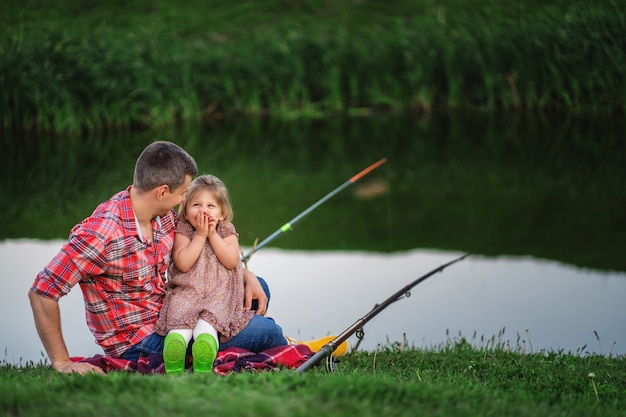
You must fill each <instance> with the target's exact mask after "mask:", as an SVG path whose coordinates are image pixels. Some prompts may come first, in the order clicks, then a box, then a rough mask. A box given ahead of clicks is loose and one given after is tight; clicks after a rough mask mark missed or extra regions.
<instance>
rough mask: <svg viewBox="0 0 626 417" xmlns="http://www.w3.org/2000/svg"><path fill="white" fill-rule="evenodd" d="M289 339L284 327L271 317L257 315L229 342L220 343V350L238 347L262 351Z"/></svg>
mask: <svg viewBox="0 0 626 417" xmlns="http://www.w3.org/2000/svg"><path fill="white" fill-rule="evenodd" d="M286 344H287V339H286V338H285V336H283V329H282V328H281V327H280V326H279V325H278V324H276V322H274V319H272V318H270V317H264V316H259V315H255V316H254V317H252V320H250V323H248V326H247V327H246V328H245V329H243V330H242V331H240V332H239V333H237V334H236V335H235V336H233V337H232V338H231V339H230V340H229V341H228V342H226V343H221V344H220V350H225V349H228V348H229V347H238V348H241V349H246V350H249V351H252V352H262V351H264V350H266V349H269V348H273V347H275V346H284V345H286Z"/></svg>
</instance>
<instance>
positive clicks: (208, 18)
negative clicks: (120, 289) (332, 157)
mask: <svg viewBox="0 0 626 417" xmlns="http://www.w3.org/2000/svg"><path fill="white" fill-rule="evenodd" d="M397 3H398V4H395V3H389V4H386V5H385V7H384V8H381V7H380V6H378V5H377V4H376V2H351V3H348V2H341V4H340V5H337V4H335V2H330V1H320V2H284V1H272V2H263V3H262V5H261V4H260V3H257V2H251V1H248V2H245V1H244V2H239V3H238V4H237V5H236V6H232V5H224V4H223V3H221V2H209V1H207V2H200V1H191V2H185V3H184V4H183V3H181V4H179V3H172V2H166V1H153V2H144V1H140V2H133V4H132V5H126V4H125V2H119V4H118V3H107V5H106V6H103V5H100V4H84V2H74V1H68V0H58V1H56V2H53V3H52V4H47V5H46V7H45V9H44V8H41V9H37V8H36V7H33V6H32V5H29V4H28V3H24V2H12V1H10V2H3V4H2V5H1V6H0V16H3V17H2V18H0V23H2V26H3V27H4V29H2V31H1V32H0V34H2V39H1V40H0V54H1V55H2V56H3V60H2V64H1V65H2V68H1V73H2V74H3V76H2V77H1V78H0V90H1V91H2V96H1V98H2V99H1V100H0V112H1V113H2V119H1V126H0V128H1V129H3V130H5V131H12V132H20V133H24V132H27V133H28V132H31V133H32V132H47V133H51V132H56V133H63V134H77V133H81V132H84V131H90V132H110V131H120V130H125V131H128V130H136V129H145V128H161V127H164V126H174V125H177V124H183V123H189V122H199V121H205V122H213V121H216V120H221V119H223V118H234V117H242V116H251V117H259V116H265V115H271V116H272V117H277V118H287V119H289V118H311V117H325V116H328V115H336V114H341V115H344V114H348V115H371V114H380V113H389V112H409V113H412V114H416V115H419V114H423V113H428V112H432V111H434V110H444V111H449V110H456V109H464V108H478V109H484V110H486V111H495V110H503V109H504V110H506V111H524V112H541V113H551V112H586V111H594V112H623V110H624V97H625V95H626V90H625V89H624V83H623V74H624V71H625V70H626V54H625V53H624V50H626V41H625V40H624V37H623V36H622V35H623V33H624V32H626V19H625V14H624V12H623V10H624V7H623V6H624V5H625V4H626V1H624V0H615V1H602V2H597V3H596V4H593V5H589V4H587V3H586V2H561V1H547V2H531V3H529V2H525V3H524V4H516V5H510V4H509V3H508V2H502V1H495V0H492V1H489V2H483V3H481V7H479V8H477V7H475V6H473V5H469V4H466V3H465V2H459V1H449V2H436V3H435V2H432V1H426V0H414V1H409V2H397Z"/></svg>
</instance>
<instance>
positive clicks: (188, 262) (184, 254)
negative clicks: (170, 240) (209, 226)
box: [172, 233, 206, 272]
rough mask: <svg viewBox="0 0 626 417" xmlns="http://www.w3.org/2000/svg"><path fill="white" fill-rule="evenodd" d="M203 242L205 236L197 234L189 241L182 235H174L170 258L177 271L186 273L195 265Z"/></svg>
mask: <svg viewBox="0 0 626 417" xmlns="http://www.w3.org/2000/svg"><path fill="white" fill-rule="evenodd" d="M205 241H206V236H202V235H201V234H198V233H196V235H195V236H194V237H193V239H191V240H190V239H189V238H188V237H187V236H185V235H183V234H182V233H176V235H174V248H173V249H172V257H173V258H174V265H176V268H178V270H179V271H181V272H187V271H189V270H190V269H191V267H192V266H194V265H195V264H196V262H197V261H198V258H199V257H200V253H201V252H202V247H203V246H204V242H205Z"/></svg>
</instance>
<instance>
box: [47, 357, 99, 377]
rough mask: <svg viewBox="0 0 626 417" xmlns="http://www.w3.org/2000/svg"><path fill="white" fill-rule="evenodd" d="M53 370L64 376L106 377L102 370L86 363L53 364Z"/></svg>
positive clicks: (67, 362)
mask: <svg viewBox="0 0 626 417" xmlns="http://www.w3.org/2000/svg"><path fill="white" fill-rule="evenodd" d="M54 369H56V370H57V371H59V372H62V373H64V374H80V375H85V374H100V375H106V373H105V372H104V371H103V370H102V368H100V367H98V366H95V365H92V364H90V363H87V362H72V361H71V360H70V361H66V362H63V363H60V364H58V363H55V364H54Z"/></svg>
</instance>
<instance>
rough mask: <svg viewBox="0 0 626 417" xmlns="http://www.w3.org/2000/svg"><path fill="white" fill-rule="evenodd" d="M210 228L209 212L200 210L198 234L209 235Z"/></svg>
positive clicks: (197, 222)
mask: <svg viewBox="0 0 626 417" xmlns="http://www.w3.org/2000/svg"><path fill="white" fill-rule="evenodd" d="M209 229H210V222H209V214H208V213H203V212H199V213H198V217H197V219H196V234H198V235H200V236H203V237H208V236H209Z"/></svg>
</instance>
